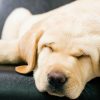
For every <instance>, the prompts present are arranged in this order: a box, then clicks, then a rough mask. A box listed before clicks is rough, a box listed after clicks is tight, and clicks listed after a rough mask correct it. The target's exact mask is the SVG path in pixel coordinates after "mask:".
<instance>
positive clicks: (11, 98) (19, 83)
mask: <svg viewBox="0 0 100 100" xmlns="http://www.w3.org/2000/svg"><path fill="white" fill-rule="evenodd" d="M72 1H74V0H0V33H1V32H2V28H3V25H4V21H5V19H6V17H7V16H8V15H9V13H10V12H11V11H12V10H13V9H15V8H17V7H25V8H28V9H29V10H30V11H31V12H32V13H33V14H38V13H43V12H47V11H49V10H51V9H54V8H56V7H59V6H61V5H64V4H66V3H69V2H72ZM15 66H16V65H0V100H53V99H54V100H68V99H67V98H65V97H64V98H60V97H54V96H50V95H48V94H47V93H40V92H38V90H37V89H36V87H35V84H34V79H33V77H32V74H33V73H30V74H28V75H21V74H18V73H16V72H15V70H14V67H15ZM99 95H100V78H97V79H94V80H92V81H91V82H89V83H88V84H87V85H86V88H85V89H84V91H83V92H82V94H81V96H80V97H79V98H78V100H99V99H100V96H99Z"/></svg>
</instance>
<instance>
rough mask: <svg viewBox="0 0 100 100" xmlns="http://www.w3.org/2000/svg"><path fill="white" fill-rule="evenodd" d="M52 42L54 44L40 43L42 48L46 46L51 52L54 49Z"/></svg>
mask: <svg viewBox="0 0 100 100" xmlns="http://www.w3.org/2000/svg"><path fill="white" fill-rule="evenodd" d="M53 44H54V42H51V43H46V44H44V45H42V49H43V48H48V49H49V50H50V51H51V52H53V51H54V48H53Z"/></svg>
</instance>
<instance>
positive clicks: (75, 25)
mask: <svg viewBox="0 0 100 100" xmlns="http://www.w3.org/2000/svg"><path fill="white" fill-rule="evenodd" d="M36 58H37V59H36ZM19 62H26V63H27V65H21V66H17V67H16V69H15V70H16V71H17V72H19V73H22V74H26V73H28V72H30V71H33V70H34V79H35V84H36V87H37V89H38V90H39V91H41V92H43V91H47V92H48V93H49V94H51V95H56V96H67V97H69V98H71V99H75V98H77V97H78V96H79V95H80V94H81V92H82V91H83V89H84V87H85V85H86V83H87V82H88V81H90V80H91V79H93V78H95V77H99V76H100V0H78V1H75V2H73V3H71V4H68V5H65V6H63V7H60V8H58V9H55V10H52V11H50V12H47V13H44V14H40V15H32V14H31V12H29V11H28V10H27V9H24V8H18V9H16V10H14V11H13V12H12V13H11V14H10V15H9V16H8V18H7V20H6V22H5V25H4V28H3V32H2V39H1V40H0V63H4V64H5V63H12V64H13V63H19ZM52 71H53V72H54V71H55V72H56V71H58V72H59V71H60V72H62V73H64V74H65V75H66V77H69V79H68V82H67V83H66V84H65V86H64V92H62V93H53V92H52V91H49V90H48V88H47V86H48V80H47V75H48V73H50V72H52Z"/></svg>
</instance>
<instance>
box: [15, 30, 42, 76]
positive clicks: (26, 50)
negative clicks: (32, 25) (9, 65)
mask: <svg viewBox="0 0 100 100" xmlns="http://www.w3.org/2000/svg"><path fill="white" fill-rule="evenodd" d="M42 34H43V32H42V31H38V32H34V33H32V32H30V33H28V34H26V35H25V36H23V38H22V40H21V42H20V43H19V52H20V55H21V57H22V59H23V60H24V61H26V63H27V65H22V66H18V67H16V68H15V70H16V71H17V72H19V73H21V74H26V73H29V72H31V71H33V69H34V67H35V65H36V52H37V45H38V41H39V39H40V37H41V35H42Z"/></svg>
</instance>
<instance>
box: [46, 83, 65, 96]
mask: <svg viewBox="0 0 100 100" xmlns="http://www.w3.org/2000/svg"><path fill="white" fill-rule="evenodd" d="M47 92H48V94H50V95H54V96H59V97H63V96H64V90H63V88H55V87H52V86H50V85H49V86H47Z"/></svg>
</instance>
